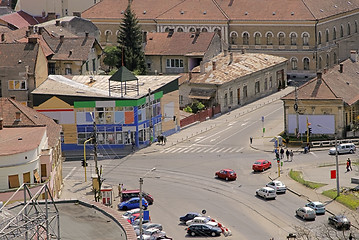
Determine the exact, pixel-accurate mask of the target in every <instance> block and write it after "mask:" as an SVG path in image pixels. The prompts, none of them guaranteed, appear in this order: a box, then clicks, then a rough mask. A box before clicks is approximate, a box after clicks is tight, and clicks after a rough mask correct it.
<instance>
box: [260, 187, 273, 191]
mask: <svg viewBox="0 0 359 240" xmlns="http://www.w3.org/2000/svg"><path fill="white" fill-rule="evenodd" d="M261 189H266V190H271V191H273V188H271V187H261Z"/></svg>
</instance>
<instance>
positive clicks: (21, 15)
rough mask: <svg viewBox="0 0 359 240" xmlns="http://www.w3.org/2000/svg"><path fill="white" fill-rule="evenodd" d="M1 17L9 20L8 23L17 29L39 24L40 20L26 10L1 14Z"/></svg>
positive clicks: (6, 20)
mask: <svg viewBox="0 0 359 240" xmlns="http://www.w3.org/2000/svg"><path fill="white" fill-rule="evenodd" d="M0 19H1V20H3V21H5V22H7V23H8V24H11V25H12V26H14V27H16V28H17V29H19V28H23V27H27V26H30V25H35V24H38V21H37V20H36V19H35V18H34V17H33V16H31V15H30V14H27V13H26V12H24V11H19V12H15V13H10V14H6V15H3V16H0Z"/></svg>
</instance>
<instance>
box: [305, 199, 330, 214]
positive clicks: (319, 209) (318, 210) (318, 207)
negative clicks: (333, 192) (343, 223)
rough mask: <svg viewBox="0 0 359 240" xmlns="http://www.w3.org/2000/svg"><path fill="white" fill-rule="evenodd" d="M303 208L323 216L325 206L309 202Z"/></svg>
mask: <svg viewBox="0 0 359 240" xmlns="http://www.w3.org/2000/svg"><path fill="white" fill-rule="evenodd" d="M305 206H306V207H310V208H311V209H313V210H314V211H315V213H316V214H325V206H324V204H323V203H321V202H309V203H307V204H305Z"/></svg>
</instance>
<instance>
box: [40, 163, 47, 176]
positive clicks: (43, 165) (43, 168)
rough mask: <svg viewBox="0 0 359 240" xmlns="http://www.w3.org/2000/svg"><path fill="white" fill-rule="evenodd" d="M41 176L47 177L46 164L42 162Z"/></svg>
mask: <svg viewBox="0 0 359 240" xmlns="http://www.w3.org/2000/svg"><path fill="white" fill-rule="evenodd" d="M41 177H47V169H46V164H41Z"/></svg>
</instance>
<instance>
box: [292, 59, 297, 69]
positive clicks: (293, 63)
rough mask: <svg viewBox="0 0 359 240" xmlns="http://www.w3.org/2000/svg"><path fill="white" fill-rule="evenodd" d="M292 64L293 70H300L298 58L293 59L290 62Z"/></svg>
mask: <svg viewBox="0 0 359 240" xmlns="http://www.w3.org/2000/svg"><path fill="white" fill-rule="evenodd" d="M290 64H291V66H292V70H297V69H298V60H297V59H296V58H292V59H291V60H290Z"/></svg>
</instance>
